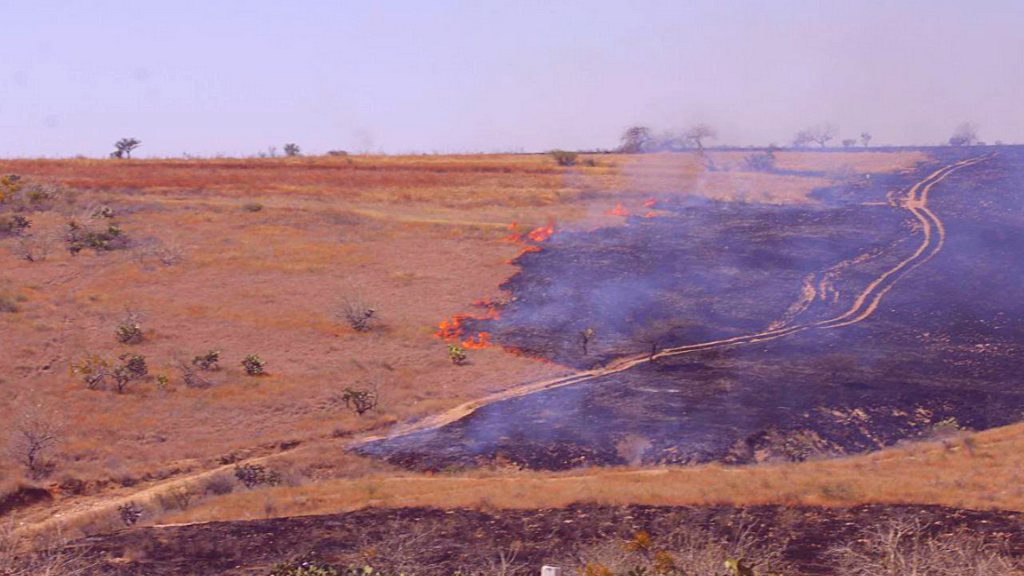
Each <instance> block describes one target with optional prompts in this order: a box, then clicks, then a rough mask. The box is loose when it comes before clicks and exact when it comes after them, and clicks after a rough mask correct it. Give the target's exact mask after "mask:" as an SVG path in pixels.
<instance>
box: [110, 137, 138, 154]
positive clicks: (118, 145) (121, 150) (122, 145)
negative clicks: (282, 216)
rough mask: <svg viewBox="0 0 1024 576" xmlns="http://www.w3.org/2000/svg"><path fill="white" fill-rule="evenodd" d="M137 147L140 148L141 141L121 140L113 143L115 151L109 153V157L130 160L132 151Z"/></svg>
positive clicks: (132, 139) (134, 139) (135, 139)
mask: <svg viewBox="0 0 1024 576" xmlns="http://www.w3.org/2000/svg"><path fill="white" fill-rule="evenodd" d="M139 146H142V141H141V140H139V139H137V138H121V139H120V140H118V141H117V142H114V148H115V150H114V151H113V152H111V153H110V157H111V158H128V159H131V157H132V150H135V149H136V148H138V147H139Z"/></svg>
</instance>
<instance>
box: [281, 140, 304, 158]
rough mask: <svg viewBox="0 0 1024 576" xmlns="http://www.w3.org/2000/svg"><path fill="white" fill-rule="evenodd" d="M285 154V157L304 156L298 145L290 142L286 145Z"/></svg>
mask: <svg viewBox="0 0 1024 576" xmlns="http://www.w3.org/2000/svg"><path fill="white" fill-rule="evenodd" d="M284 154H285V156H299V155H300V154H302V150H301V148H299V145H298V144H295V143H294V142H289V143H288V144H285V145H284Z"/></svg>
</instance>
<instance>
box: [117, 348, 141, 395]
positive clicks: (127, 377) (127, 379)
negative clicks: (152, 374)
mask: <svg viewBox="0 0 1024 576" xmlns="http://www.w3.org/2000/svg"><path fill="white" fill-rule="evenodd" d="M118 358H119V359H120V360H121V365H120V366H118V367H117V368H114V370H113V371H112V372H111V376H113V378H114V385H115V386H116V389H117V393H118V394H124V392H125V391H126V390H127V389H128V385H130V384H131V383H132V382H135V381H137V380H141V379H142V378H144V377H145V376H146V374H149V368H148V367H147V366H146V357H145V356H142V355H140V354H132V353H130V352H129V353H125V354H121V355H120V356H119V357H118Z"/></svg>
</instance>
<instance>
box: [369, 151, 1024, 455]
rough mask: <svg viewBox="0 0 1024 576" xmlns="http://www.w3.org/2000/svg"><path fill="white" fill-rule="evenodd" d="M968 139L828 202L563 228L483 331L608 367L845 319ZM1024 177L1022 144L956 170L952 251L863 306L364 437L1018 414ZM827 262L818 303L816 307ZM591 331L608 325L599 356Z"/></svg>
mask: <svg viewBox="0 0 1024 576" xmlns="http://www.w3.org/2000/svg"><path fill="white" fill-rule="evenodd" d="M952 154H953V153H952V152H946V153H942V154H938V156H942V157H939V158H936V160H935V161H934V162H931V163H928V164H926V165H923V166H921V167H919V168H918V169H917V170H914V171H911V172H906V173H902V174H894V175H873V176H872V177H863V178H860V179H858V180H857V181H856V182H853V183H847V184H845V185H844V186H841V187H835V188H832V189H828V190H822V191H820V193H819V194H818V196H819V200H821V202H820V203H819V204H816V205H813V206H801V207H779V206H771V205H763V204H728V203H711V202H696V201H686V200H677V201H675V202H666V203H664V204H662V205H661V206H660V208H661V212H660V214H661V216H659V217H657V218H652V219H642V218H637V219H632V220H631V221H630V222H629V223H628V224H627V225H626V226H624V227H619V228H608V229H601V230H596V231H593V232H587V233H576V234H563V235H560V236H556V237H555V238H554V239H553V241H552V242H551V243H550V244H548V245H545V247H544V250H543V251H542V252H538V253H528V254H525V255H524V256H523V257H522V258H521V259H520V265H521V266H522V271H521V272H520V273H519V274H517V275H516V276H515V277H513V278H512V279H511V280H509V282H508V283H507V284H506V285H505V288H506V289H507V290H508V291H509V292H510V293H511V295H512V301H511V302H510V304H509V305H508V306H507V307H505V308H504V309H503V310H502V314H501V318H500V320H497V321H486V322H484V321H481V322H478V323H477V324H476V325H475V326H471V327H470V330H471V331H475V330H486V331H488V332H490V333H491V335H492V339H493V340H494V341H496V342H497V343H499V344H501V345H505V346H509V347H511V348H515V349H517V350H520V351H522V352H524V353H527V354H531V355H536V356H538V357H540V358H544V359H547V360H551V361H554V362H557V363H561V364H565V365H568V366H572V367H577V368H589V367H592V366H594V365H600V364H602V363H606V362H608V361H610V360H612V359H614V358H619V357H622V356H624V355H632V354H637V353H641V352H642V351H643V350H645V349H647V348H649V346H650V341H651V340H652V339H654V340H657V341H658V343H659V344H658V345H659V346H670V345H681V344H688V343H697V342H704V341H709V340H716V339H720V338H725V337H730V336H736V335H742V334H747V333H751V332H757V331H762V330H765V329H766V328H769V327H770V326H773V325H778V324H780V323H783V322H787V321H789V322H801V323H813V322H814V321H817V320H822V319H827V318H831V317H834V316H836V315H837V314H840V313H841V312H843V311H845V310H846V309H847V308H848V307H849V306H850V304H851V302H852V300H853V298H854V297H855V295H856V294H858V293H859V292H860V291H861V290H863V289H864V287H865V286H867V285H868V284H869V283H870V282H871V281H872V280H873V279H874V278H877V277H878V276H879V275H880V274H881V273H882V272H884V271H886V270H888V269H891V268H892V267H893V266H894V265H895V264H896V263H897V262H899V261H901V260H902V259H904V258H906V257H907V256H908V255H910V254H911V253H913V251H914V250H915V249H917V247H918V246H919V245H920V242H921V232H920V230H919V229H918V228H917V227H916V226H917V221H916V220H915V219H914V218H913V217H912V215H911V214H910V213H909V212H908V211H907V210H905V209H903V208H900V207H898V206H895V205H893V204H892V203H889V202H888V201H887V198H889V197H891V195H892V194H893V193H898V192H901V191H905V190H906V189H907V188H908V187H909V186H911V185H912V184H914V183H915V182H917V181H920V180H921V179H922V178H923V177H924V176H925V175H927V174H928V173H930V172H931V171H933V170H934V169H936V168H937V167H938V166H941V165H943V164H946V163H948V162H950V161H951V160H952V159H953V158H952ZM1022 184H1024V150H1022V149H1020V148H1002V149H1000V150H999V154H998V155H996V156H995V157H994V158H993V159H991V160H988V161H986V162H984V163H981V164H978V165H975V166H970V167H967V168H964V169H963V170H961V171H958V172H956V173H955V174H953V175H952V176H950V177H949V178H948V179H946V180H944V181H943V182H941V183H939V184H938V185H937V186H936V187H935V188H934V189H933V190H932V193H931V198H930V199H929V204H928V207H929V208H930V209H931V210H932V211H933V212H934V213H935V214H936V215H938V217H939V218H941V219H942V221H943V222H944V226H945V230H946V232H947V234H946V239H945V244H944V246H943V247H942V250H941V251H940V252H939V253H938V254H937V256H936V257H935V258H933V259H931V260H930V261H928V262H926V263H925V264H923V265H922V266H921V267H919V268H916V269H914V270H913V271H911V272H910V273H909V274H907V275H906V276H905V277H904V278H902V279H901V280H900V281H899V283H898V284H897V285H896V286H895V287H894V288H893V290H892V291H890V292H889V293H888V294H886V296H885V298H884V299H883V301H882V303H881V306H880V307H879V309H878V310H877V312H875V313H874V314H873V315H872V316H870V317H869V318H867V319H866V320H864V321H863V322H861V323H859V324H855V325H851V326H847V327H843V328H837V329H830V330H821V329H815V330H809V331H805V332H801V333H798V334H795V335H792V336H789V337H786V338H783V339H779V340H774V341H770V342H760V343H755V344H747V345H743V346H735V347H729V348H722V349H716V350H710V351H706V352H701V353H693V354H687V355H683V356H676V357H673V358H665V359H661V360H659V361H658V362H656V363H652V364H649V365H643V366H640V367H637V368H634V369H631V370H628V371H625V372H621V373H617V374H613V375H609V376H605V377H602V378H598V379H594V380H590V381H587V382H584V383H582V384H577V385H573V386H569V387H565V388H560V389H556V390H551V391H548V392H543V393H537V394H531V395H528V396H523V397H519V398H513V399H509V400H505V401H502V402H498V403H495V404H492V405H489V406H485V407H484V408H481V409H480V410H477V411H476V412H474V413H473V414H471V415H469V416H467V417H466V418H464V419H462V420H460V421H458V422H455V423H452V424H450V425H448V426H445V427H444V428H441V429H439V430H429V431H424V432H419V433H416V434H412V435H408V436H403V437H398V438H393V439H390V440H387V441H384V442H378V443H375V444H370V445H367V446H365V447H363V448H361V450H362V451H364V452H366V453H369V454H374V455H379V456H383V457H385V458H386V459H387V460H389V461H391V462H395V463H398V464H401V465H405V466H409V467H413V468H420V469H440V468H444V467H447V466H453V465H454V466H463V465H480V464H486V463H487V462H489V461H492V460H494V459H496V458H500V459H502V460H504V461H511V462H513V463H516V464H519V465H522V466H524V467H530V468H540V469H565V468H571V467H576V466H581V465H589V464H599V465H603V464H624V463H645V464H651V463H697V462H707V461H726V462H750V461H761V460H766V459H774V458H782V459H797V460H799V459H803V458H806V457H809V456H812V455H816V454H844V453H852V452H862V451H866V450H872V449H877V448H879V447H882V446H886V445H890V444H893V443H895V442H897V441H899V440H901V439H904V438H913V437H918V436H921V435H923V434H928V433H929V431H930V430H932V428H933V426H934V425H935V424H936V423H940V422H944V421H945V422H946V423H947V424H946V425H955V426H959V427H964V428H972V429H984V428H989V427H993V426H1000V425H1005V424H1008V423H1011V422H1014V421H1018V420H1019V419H1020V418H1021V417H1022V414H1024V393H1022V391H1021V389H1020V386H1019V376H1018V375H1019V374H1020V373H1021V370H1022V369H1024V354H1022V353H1021V352H1022V347H1024V282H1022V279H1024V276H1022V270H1021V263H1022V262H1024V243H1021V242H1019V241H1017V240H1016V239H1017V238H1019V237H1020V233H1021V231H1022V230H1024V193H1022V191H1021V185H1022ZM837 264H838V265H839V266H837ZM808 278H810V279H811V281H812V282H813V283H814V284H815V285H816V288H817V290H816V293H815V299H814V301H813V302H811V303H809V305H808V306H807V307H806V309H801V307H798V306H796V305H797V304H799V302H798V300H799V299H798V295H799V294H800V292H801V288H802V286H803V285H804V283H805V281H806V280H807V279H808ZM822 280H825V282H824V283H821V284H820V282H821V281H822ZM587 328H591V329H593V330H594V331H595V332H596V334H597V337H596V339H595V341H594V343H593V344H592V345H591V349H590V350H588V354H586V355H584V354H583V351H582V347H581V345H580V342H579V340H578V333H579V331H580V330H584V329H587Z"/></svg>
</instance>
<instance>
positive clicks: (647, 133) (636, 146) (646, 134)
mask: <svg viewBox="0 0 1024 576" xmlns="http://www.w3.org/2000/svg"><path fill="white" fill-rule="evenodd" d="M621 141H622V144H621V145H620V146H619V152H622V153H624V154H639V153H641V152H645V151H647V150H648V149H649V148H650V147H651V143H652V142H654V136H653V134H652V133H651V129H650V128H648V127H647V126H630V127H629V128H627V129H626V131H625V132H623V133H622V138H621Z"/></svg>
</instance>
